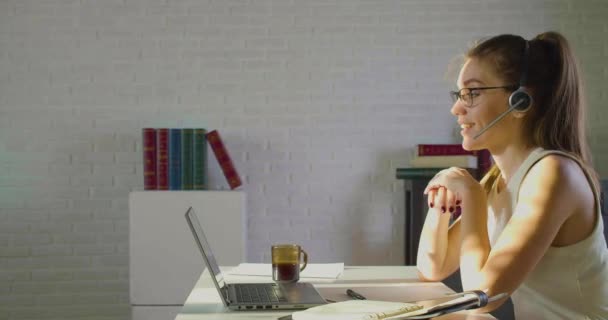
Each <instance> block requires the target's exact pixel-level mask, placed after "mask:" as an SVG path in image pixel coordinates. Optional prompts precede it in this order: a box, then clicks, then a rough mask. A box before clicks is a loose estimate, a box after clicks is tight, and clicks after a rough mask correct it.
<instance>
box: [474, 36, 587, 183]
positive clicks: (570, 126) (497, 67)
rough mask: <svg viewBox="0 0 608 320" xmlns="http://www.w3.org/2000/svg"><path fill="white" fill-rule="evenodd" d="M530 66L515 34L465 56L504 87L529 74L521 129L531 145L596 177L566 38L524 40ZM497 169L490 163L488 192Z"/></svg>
mask: <svg viewBox="0 0 608 320" xmlns="http://www.w3.org/2000/svg"><path fill="white" fill-rule="evenodd" d="M528 43H529V49H528V63H527V69H528V70H526V71H524V70H522V69H523V60H524V48H525V45H526V40H525V39H524V38H522V37H520V36H516V35H509V34H505V35H499V36H495V37H492V38H489V39H486V40H484V41H482V42H480V43H478V44H477V45H475V46H473V47H472V48H471V49H470V50H469V51H468V52H467V53H466V57H467V58H476V59H480V60H483V61H484V62H486V63H488V65H490V66H491V67H493V68H494V72H495V73H496V74H497V75H498V76H499V77H502V78H503V80H504V81H505V83H506V84H517V85H519V82H520V78H521V76H522V73H523V72H527V81H526V83H525V87H526V88H527V89H528V90H527V91H528V92H529V93H530V95H531V96H532V101H533V104H532V107H531V108H530V109H529V110H528V111H527V114H526V116H525V117H524V125H523V130H525V136H527V137H530V141H529V144H530V147H533V146H538V147H541V148H543V149H548V150H559V151H564V152H567V153H569V154H572V155H573V156H575V157H576V158H577V159H579V160H580V162H581V163H582V164H583V166H584V167H585V168H584V169H586V170H587V171H589V172H590V173H591V175H592V177H593V178H594V181H593V183H594V187H596V190H597V186H598V185H597V175H596V174H595V171H594V170H593V169H592V165H591V153H590V151H589V146H588V144H587V140H586V134H585V101H584V95H583V83H582V79H581V77H580V73H579V71H578V70H579V68H578V63H577V61H576V59H575V57H574V54H573V52H572V50H571V48H570V45H569V44H568V41H567V40H566V38H565V37H564V36H562V35H561V34H559V33H557V32H552V31H550V32H545V33H541V34H539V35H537V36H536V37H534V38H533V39H532V40H530V41H528ZM499 176H500V169H498V167H497V166H496V165H494V166H493V167H492V168H491V169H490V170H489V171H488V173H487V174H486V175H485V176H484V178H483V179H482V185H483V186H484V189H485V190H486V192H488V193H489V192H490V191H491V190H492V189H493V188H494V187H495V184H496V182H497V181H498V177H499Z"/></svg>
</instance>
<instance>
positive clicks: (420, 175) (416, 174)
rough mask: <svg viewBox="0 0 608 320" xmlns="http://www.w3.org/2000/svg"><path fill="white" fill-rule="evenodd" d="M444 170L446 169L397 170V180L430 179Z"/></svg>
mask: <svg viewBox="0 0 608 320" xmlns="http://www.w3.org/2000/svg"><path fill="white" fill-rule="evenodd" d="M443 169H445V168H397V179H425V178H428V179H430V178H432V177H434V176H435V175H436V174H437V173H438V172H439V171H441V170H443Z"/></svg>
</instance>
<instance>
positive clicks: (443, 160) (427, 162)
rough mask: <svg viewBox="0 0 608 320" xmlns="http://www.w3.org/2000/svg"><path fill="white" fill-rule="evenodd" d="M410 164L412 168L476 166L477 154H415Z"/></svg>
mask: <svg viewBox="0 0 608 320" xmlns="http://www.w3.org/2000/svg"><path fill="white" fill-rule="evenodd" d="M410 166H412V167H414V168H449V167H460V168H477V156H472V155H454V156H441V157H437V156H416V157H414V158H413V159H412V160H411V161H410Z"/></svg>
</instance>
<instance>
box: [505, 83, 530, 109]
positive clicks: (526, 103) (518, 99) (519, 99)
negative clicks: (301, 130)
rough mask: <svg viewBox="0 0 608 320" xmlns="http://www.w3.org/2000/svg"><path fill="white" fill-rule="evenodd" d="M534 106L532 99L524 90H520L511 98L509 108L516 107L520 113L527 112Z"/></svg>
mask: <svg viewBox="0 0 608 320" xmlns="http://www.w3.org/2000/svg"><path fill="white" fill-rule="evenodd" d="M531 105H532V97H531V96H530V94H528V93H527V92H526V91H525V90H524V89H523V88H519V89H517V90H515V91H513V93H511V95H510V96H509V106H511V107H513V106H516V107H515V108H514V109H515V111H518V112H526V111H528V109H530V106H531Z"/></svg>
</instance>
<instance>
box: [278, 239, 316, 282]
mask: <svg viewBox="0 0 608 320" xmlns="http://www.w3.org/2000/svg"><path fill="white" fill-rule="evenodd" d="M271 249H272V280H274V281H275V282H278V283H291V282H297V281H298V280H300V271H302V270H304V268H306V265H307V264H308V254H307V253H306V251H304V249H302V247H300V246H299V245H297V244H277V245H273V246H272V248H271ZM301 258H303V261H302V263H300V261H301ZM300 264H301V265H302V266H300Z"/></svg>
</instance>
